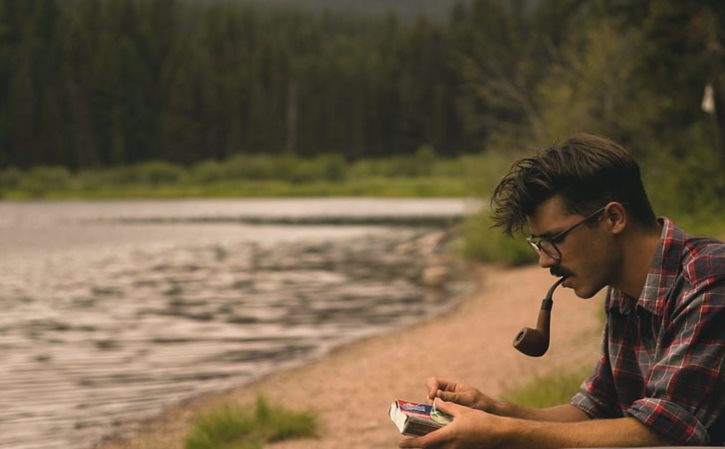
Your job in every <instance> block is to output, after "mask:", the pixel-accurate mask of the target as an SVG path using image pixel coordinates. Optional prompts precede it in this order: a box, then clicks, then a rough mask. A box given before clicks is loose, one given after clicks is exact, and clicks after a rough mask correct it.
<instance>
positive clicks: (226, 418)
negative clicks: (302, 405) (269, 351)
mask: <svg viewBox="0 0 725 449" xmlns="http://www.w3.org/2000/svg"><path fill="white" fill-rule="evenodd" d="M317 427H318V423H317V417H316V416H315V415H313V414H311V413H308V412H293V411H289V410H286V409H284V408H283V407H281V406H279V405H274V404H269V403H268V402H267V400H266V399H265V398H264V397H263V396H259V397H258V398H257V402H256V404H255V406H254V407H253V408H245V407H242V406H240V405H238V404H225V405H222V406H220V407H218V408H216V409H213V410H211V411H209V412H207V413H204V414H202V415H200V416H198V417H197V418H196V420H195V421H194V423H193V424H192V428H191V430H190V431H189V433H188V434H187V436H186V439H185V444H184V448H185V449H261V448H262V447H263V446H264V445H265V444H266V443H270V442H275V441H281V440H288V439H293V438H311V437H314V436H316V435H317Z"/></svg>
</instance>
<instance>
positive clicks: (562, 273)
mask: <svg viewBox="0 0 725 449" xmlns="http://www.w3.org/2000/svg"><path fill="white" fill-rule="evenodd" d="M549 272H550V273H551V275H552V276H555V277H558V278H561V277H569V276H572V272H571V271H569V270H567V269H566V268H562V267H552V268H551V269H550V270H549Z"/></svg>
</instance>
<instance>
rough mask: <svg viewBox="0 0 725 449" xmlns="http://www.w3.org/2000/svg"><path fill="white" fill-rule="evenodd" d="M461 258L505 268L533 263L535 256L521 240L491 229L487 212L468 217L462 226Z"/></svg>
mask: <svg viewBox="0 0 725 449" xmlns="http://www.w3.org/2000/svg"><path fill="white" fill-rule="evenodd" d="M460 252H461V253H462V255H463V257H465V258H467V259H470V260H478V261H481V262H492V263H497V264H502V265H506V266H518V265H525V264H530V263H534V262H535V261H536V254H534V252H533V251H532V250H531V248H529V244H528V243H526V241H525V240H524V239H523V238H511V237H509V236H507V235H505V234H504V233H503V232H501V231H500V230H499V229H494V228H492V227H491V221H490V219H489V218H488V215H487V212H484V213H481V214H478V215H476V216H473V217H469V218H467V219H466V220H465V222H464V224H463V238H462V240H461V242H460Z"/></svg>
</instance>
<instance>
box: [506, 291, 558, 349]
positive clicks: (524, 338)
mask: <svg viewBox="0 0 725 449" xmlns="http://www.w3.org/2000/svg"><path fill="white" fill-rule="evenodd" d="M564 279H566V278H564V277H561V278H559V279H557V281H556V282H554V285H552V286H551V288H549V292H548V293H547V294H546V298H544V299H543V301H541V309H540V310H539V320H538V321H537V323H536V329H532V328H530V327H525V328H523V329H521V331H520V332H519V333H518V334H517V335H516V338H514V348H516V349H518V350H519V351H521V352H523V353H524V354H526V355H528V356H531V357H541V356H542V355H544V354H545V353H546V350H547V349H549V323H550V322H551V307H552V306H553V305H554V301H553V300H552V299H551V297H552V296H553V295H554V290H556V287H558V286H559V285H560V284H561V283H562V282H564Z"/></svg>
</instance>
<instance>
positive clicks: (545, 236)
mask: <svg viewBox="0 0 725 449" xmlns="http://www.w3.org/2000/svg"><path fill="white" fill-rule="evenodd" d="M561 233H562V231H549V232H544V233H542V234H531V235H529V237H531V238H537V239H550V238H552V237H556V236H557V235H559V234H561Z"/></svg>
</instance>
